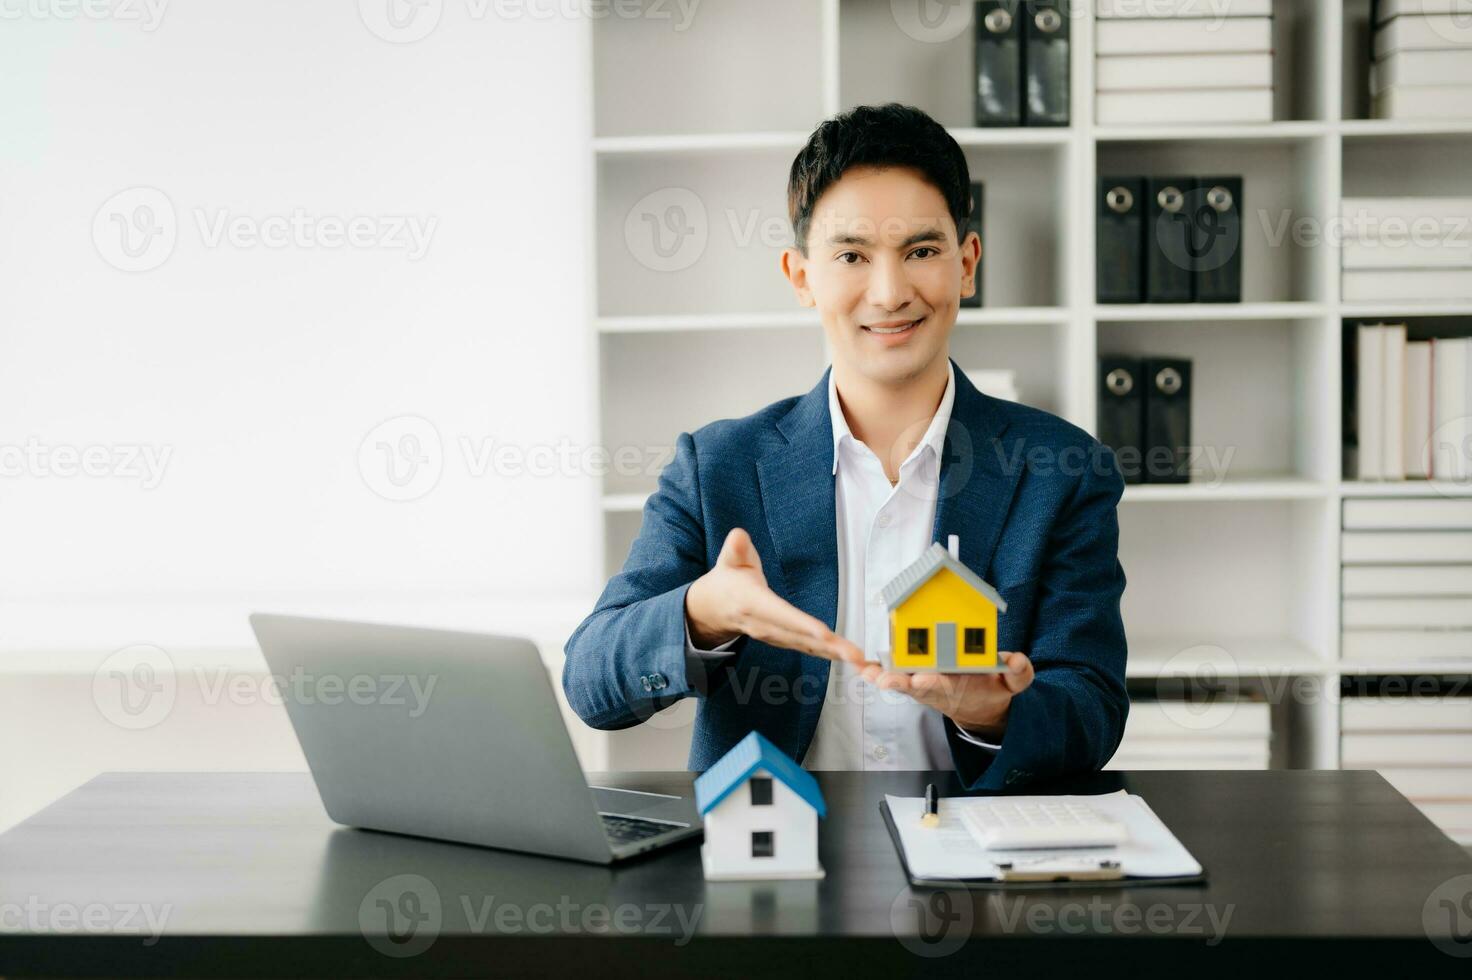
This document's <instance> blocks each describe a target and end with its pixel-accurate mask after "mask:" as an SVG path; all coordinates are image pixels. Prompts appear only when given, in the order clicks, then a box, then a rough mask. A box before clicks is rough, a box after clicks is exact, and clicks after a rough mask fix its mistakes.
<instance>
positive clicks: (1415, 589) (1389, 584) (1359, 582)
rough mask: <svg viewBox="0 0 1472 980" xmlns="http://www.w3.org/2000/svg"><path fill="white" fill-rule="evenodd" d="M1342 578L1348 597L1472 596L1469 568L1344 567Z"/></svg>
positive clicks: (1471, 569)
mask: <svg viewBox="0 0 1472 980" xmlns="http://www.w3.org/2000/svg"><path fill="white" fill-rule="evenodd" d="M1466 559H1467V560H1468V561H1472V554H1468V555H1467V556H1466ZM1341 575H1342V576H1343V580H1344V593H1343V594H1344V595H1345V596H1346V597H1347V598H1352V597H1358V596H1398V595H1403V596H1457V595H1461V596H1472V565H1357V566H1356V565H1346V566H1345V567H1344V569H1343V570H1342V571H1341ZM1468 703H1469V704H1472V702H1468Z"/></svg>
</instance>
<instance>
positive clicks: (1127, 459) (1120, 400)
mask: <svg viewBox="0 0 1472 980" xmlns="http://www.w3.org/2000/svg"><path fill="white" fill-rule="evenodd" d="M1144 430H1145V385H1144V382H1143V380H1142V379H1141V376H1140V359H1139V358H1137V357H1124V356H1122V355H1118V354H1103V355H1100V357H1099V441H1100V442H1102V443H1104V445H1106V446H1108V447H1109V448H1110V449H1113V450H1114V456H1115V459H1117V460H1118V461H1119V471H1120V473H1122V474H1123V475H1124V482H1125V483H1144V482H1145V473H1144V466H1143V449H1142V445H1143V442H1144Z"/></svg>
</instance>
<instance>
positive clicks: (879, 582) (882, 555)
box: [685, 362, 998, 770]
mask: <svg viewBox="0 0 1472 980" xmlns="http://www.w3.org/2000/svg"><path fill="white" fill-rule="evenodd" d="M946 369H947V375H946V390H945V394H943V395H942V396H941V400H940V406H939V407H938V408H937V409H936V413H935V416H934V417H933V418H932V419H931V420H930V425H929V427H928V428H927V429H926V430H925V434H924V435H923V436H922V437H921V439H920V442H919V443H918V444H917V445H916V446H915V448H914V450H912V451H911V452H910V455H909V456H907V457H906V458H905V461H904V462H903V463H901V464H900V469H899V480H898V482H897V483H895V484H891V483H890V482H889V478H888V477H887V476H885V473H884V466H883V464H882V463H880V461H879V457H877V456H876V455H874V452H873V451H872V450H871V449H870V448H869V447H868V446H866V445H865V444H864V443H862V442H860V441H859V439H858V438H857V437H855V436H854V434H853V432H852V431H850V429H849V427H848V420H847V419H846V418H845V417H844V414H843V408H842V406H841V405H840V404H839V401H838V388H837V386H836V384H835V383H834V380H833V374H832V372H831V371H830V372H829V374H828V413H829V417H830V419H831V420H832V425H833V474H834V478H835V484H834V488H833V502H834V511H835V513H834V516H835V518H836V521H835V523H836V526H837V530H838V621H837V623H836V624H835V627H834V632H836V633H838V634H840V635H841V636H844V637H846V638H847V639H848V640H850V641H851V642H853V643H854V644H855V645H857V646H858V647H859V648H860V649H862V650H864V651H865V652H867V653H868V654H869V655H870V656H871V658H872V659H876V660H877V659H881V658H880V656H879V653H880V651H885V650H888V649H889V610H888V609H887V608H886V606H885V604H884V597H883V596H882V595H881V594H880V590H882V589H883V588H884V586H885V585H886V584H887V583H888V582H889V581H890V579H892V578H894V577H895V576H896V575H898V574H899V573H900V572H901V571H903V570H904V569H905V568H906V567H907V566H908V565H910V564H911V563H912V562H914V561H915V560H916V559H918V558H919V557H920V555H921V554H922V553H923V552H924V551H925V549H927V548H929V547H930V544H931V541H932V540H933V537H932V535H933V530H934V525H935V508H936V500H937V497H938V491H939V486H940V464H941V454H942V452H943V451H944V444H945V435H946V429H947V427H948V426H949V424H950V418H951V406H952V405H953V404H954V403H955V398H956V379H955V368H954V367H952V366H951V365H950V363H949V362H947V365H946ZM948 530H950V529H948ZM951 533H956V532H955V531H954V530H952V531H951ZM735 642H736V641H735V640H731V641H729V642H727V643H723V644H721V645H720V646H719V647H716V648H715V649H713V650H700V649H697V648H696V647H695V646H694V645H693V643H691V640H690V632H689V623H688V622H687V623H686V628H685V644H686V654H687V655H688V656H692V657H696V658H699V659H701V660H706V661H710V660H716V659H719V658H721V657H722V656H723V654H724V651H726V650H727V649H729V647H730V646H731V645H732V644H734V643H735ZM961 736H962V737H963V738H965V739H967V740H968V741H970V742H973V743H975V744H976V745H979V746H982V747H983V748H987V749H990V750H992V751H996V749H997V748H998V746H996V745H994V744H991V743H989V742H985V741H982V740H981V739H979V738H976V737H975V736H972V735H970V734H969V733H967V732H965V731H961ZM802 763H803V766H804V767H805V768H807V769H847V770H855V769H869V770H885V769H949V768H950V767H951V764H952V763H951V758H950V751H949V748H948V747H947V745H946V741H945V735H944V728H943V724H942V721H941V715H940V712H939V711H937V710H935V709H934V708H930V707H926V706H925V705H922V704H920V703H919V702H917V701H915V700H914V699H913V698H911V697H910V696H909V695H906V694H902V693H900V692H898V691H886V690H880V689H879V688H876V687H874V686H873V685H872V684H869V683H868V682H866V681H865V680H864V679H863V678H862V677H861V676H860V675H859V672H858V670H857V669H856V668H855V667H854V666H853V665H852V664H848V663H843V662H840V661H835V662H833V664H831V665H830V667H829V670H828V690H827V693H826V696H825V700H824V704H823V710H822V712H821V713H820V714H819V716H818V728H817V731H816V732H815V733H814V735H813V741H812V744H811V745H810V746H809V748H808V752H807V756H806V757H805V758H804V759H803V760H802Z"/></svg>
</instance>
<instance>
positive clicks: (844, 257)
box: [838, 252, 863, 265]
mask: <svg viewBox="0 0 1472 980" xmlns="http://www.w3.org/2000/svg"><path fill="white" fill-rule="evenodd" d="M850 257H852V258H853V259H855V260H857V259H861V258H863V256H861V255H859V253H858V252H843V253H841V254H840V255H839V256H838V261H840V262H842V263H843V264H844V265H853V262H849V261H847V260H848V259H849V258H850Z"/></svg>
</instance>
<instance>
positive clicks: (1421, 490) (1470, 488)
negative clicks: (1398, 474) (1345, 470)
mask: <svg viewBox="0 0 1472 980" xmlns="http://www.w3.org/2000/svg"><path fill="white" fill-rule="evenodd" d="M1339 493H1340V494H1341V495H1342V496H1345V497H1472V483H1448V482H1446V481H1438V480H1432V481H1429V482H1428V481H1426V480H1403V481H1395V480H1388V481H1385V482H1381V483H1376V482H1374V481H1369V480H1342V481H1340V483H1339Z"/></svg>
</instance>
